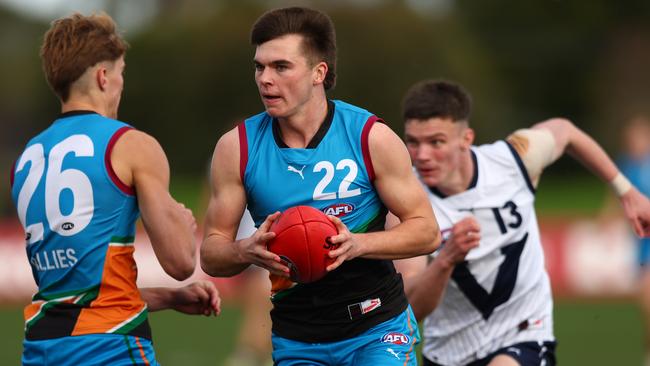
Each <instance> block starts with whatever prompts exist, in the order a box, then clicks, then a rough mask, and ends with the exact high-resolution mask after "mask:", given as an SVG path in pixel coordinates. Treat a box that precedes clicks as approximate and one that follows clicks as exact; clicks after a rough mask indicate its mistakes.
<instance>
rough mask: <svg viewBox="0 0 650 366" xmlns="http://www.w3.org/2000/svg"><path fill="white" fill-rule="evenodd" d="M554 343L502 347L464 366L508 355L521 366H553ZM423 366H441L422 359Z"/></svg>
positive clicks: (486, 362)
mask: <svg viewBox="0 0 650 366" xmlns="http://www.w3.org/2000/svg"><path fill="white" fill-rule="evenodd" d="M555 345H556V343H555V342H543V343H538V342H522V343H516V344H513V345H511V346H508V347H503V348H501V349H499V350H497V351H496V352H493V353H491V354H489V355H488V356H487V357H484V358H481V359H480V360H476V361H474V362H470V363H468V364H467V365H466V366H486V365H487V364H489V363H490V361H492V359H493V358H494V357H496V356H498V355H508V356H510V357H512V358H514V359H515V360H516V361H517V362H519V364H520V365H521V366H555V363H556V362H555ZM422 361H423V362H422V365H423V366H443V365H441V364H438V363H435V362H432V361H429V360H428V359H427V358H426V357H422Z"/></svg>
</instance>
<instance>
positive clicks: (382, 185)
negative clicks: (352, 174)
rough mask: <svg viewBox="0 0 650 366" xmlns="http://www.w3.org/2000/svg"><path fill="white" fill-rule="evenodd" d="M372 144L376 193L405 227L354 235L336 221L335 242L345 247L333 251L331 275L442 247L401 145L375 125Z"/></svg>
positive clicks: (399, 140)
mask: <svg viewBox="0 0 650 366" xmlns="http://www.w3.org/2000/svg"><path fill="white" fill-rule="evenodd" d="M368 145H369V149H370V157H371V159H372V163H373V167H374V170H375V182H374V184H375V188H376V189H377V193H378V194H379V197H380V198H381V200H382V202H383V203H384V205H385V206H386V207H387V208H388V210H389V211H390V212H392V213H394V214H395V215H396V216H397V217H398V218H399V220H400V224H398V225H397V226H395V227H393V228H391V229H390V230H387V231H378V232H372V233H362V234H352V233H350V232H349V231H348V229H347V228H346V227H345V225H344V224H343V223H342V222H341V220H339V219H338V218H336V217H333V216H331V217H330V219H331V220H332V221H333V222H334V224H335V225H336V226H337V229H338V231H339V234H338V235H335V236H333V237H332V242H333V243H336V244H339V245H340V246H339V248H338V249H336V250H333V251H331V252H330V256H331V257H332V258H336V261H335V262H334V264H332V265H330V266H329V267H328V270H333V269H335V268H336V267H338V266H339V265H340V264H341V263H343V261H345V260H350V259H352V258H356V257H364V258H371V259H399V258H408V257H413V256H417V255H422V254H428V253H431V252H433V251H434V250H435V249H436V248H437V247H438V245H439V244H440V231H439V229H438V222H437V221H436V218H435V216H434V214H433V210H432V208H431V205H430V204H429V200H428V199H427V196H426V194H425V192H424V190H423V188H422V186H421V185H420V183H419V182H418V180H417V178H416V177H415V174H414V173H413V170H412V168H411V160H410V158H409V155H408V152H407V151H406V147H405V146H404V143H403V142H402V140H401V139H400V138H399V137H398V136H397V135H396V134H395V133H394V132H393V131H392V130H391V129H390V128H389V127H388V126H386V125H385V124H382V123H375V124H374V125H373V126H372V129H371V130H370V134H369V137H368Z"/></svg>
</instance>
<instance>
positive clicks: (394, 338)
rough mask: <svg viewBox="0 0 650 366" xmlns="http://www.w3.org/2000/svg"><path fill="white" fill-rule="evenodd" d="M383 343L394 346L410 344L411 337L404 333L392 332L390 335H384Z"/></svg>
mask: <svg viewBox="0 0 650 366" xmlns="http://www.w3.org/2000/svg"><path fill="white" fill-rule="evenodd" d="M381 342H382V343H392V344H396V345H400V344H410V343H411V337H409V336H407V335H406V334H404V333H399V332H390V333H386V334H384V335H383V336H382V337H381Z"/></svg>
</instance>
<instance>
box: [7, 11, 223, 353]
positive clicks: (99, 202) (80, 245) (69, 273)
mask: <svg viewBox="0 0 650 366" xmlns="http://www.w3.org/2000/svg"><path fill="white" fill-rule="evenodd" d="M126 49H127V43H126V42H125V41H124V40H123V39H122V37H121V35H120V34H119V33H118V31H117V30H116V25H115V23H114V22H113V20H112V19H111V18H110V17H109V16H108V15H105V14H99V15H90V16H84V15H81V14H78V13H75V14H73V15H71V16H68V17H64V18H61V19H58V20H56V21H54V22H53V23H52V26H51V28H50V29H49V30H48V31H47V33H46V34H45V38H44V41H43V45H42V47H41V58H42V61H43V70H44V72H45V76H46V78H47V81H48V83H49V85H50V87H51V88H52V89H53V91H54V93H55V94H56V95H57V97H58V98H59V99H60V101H61V115H59V116H58V117H57V118H56V119H55V120H54V122H53V123H52V124H51V125H50V126H49V127H48V128H46V129H45V130H44V131H42V132H41V133H39V134H38V135H36V136H35V137H34V138H32V139H31V140H30V141H29V142H28V143H27V146H26V147H25V150H24V152H23V153H22V154H21V155H20V157H19V158H18V159H17V161H16V164H15V166H14V169H13V170H12V175H11V178H12V179H11V180H12V196H13V198H14V201H15V203H16V207H17V210H18V217H19V219H20V221H21V223H22V225H23V227H24V228H25V233H26V246H27V255H28V257H29V262H30V264H31V266H32V273H33V275H34V279H35V281H36V283H37V285H38V292H37V293H36V294H35V295H34V297H33V301H32V303H31V304H30V305H28V306H27V307H26V308H25V341H24V343H23V345H24V350H23V358H22V362H23V364H24V365H118V364H149V365H155V364H157V363H156V360H155V354H154V350H153V346H152V342H151V331H150V328H149V323H148V320H147V319H148V316H147V314H148V312H149V311H156V310H161V309H175V310H178V311H181V312H184V313H188V314H204V315H210V314H213V313H218V312H219V311H220V298H219V294H218V292H217V290H216V288H215V287H214V285H213V284H212V283H211V282H208V281H198V282H195V283H192V284H190V285H188V286H185V287H180V288H146V289H138V288H137V286H136V279H137V268H136V264H135V261H134V259H133V252H134V246H133V243H134V237H135V222H136V220H137V219H138V217H139V215H140V214H141V215H142V219H143V222H144V226H145V229H146V231H147V233H148V235H149V238H150V240H151V244H152V246H153V249H154V252H155V254H156V256H157V258H158V260H159V262H160V264H161V266H162V268H163V269H164V271H165V272H166V273H167V274H169V275H170V276H172V277H173V278H175V279H177V280H184V279H186V278H188V277H189V276H190V275H191V274H192V273H193V272H194V269H195V250H196V246H195V243H194V232H195V230H196V222H195V220H194V216H193V215H192V213H191V211H190V210H188V209H186V208H185V207H184V206H183V205H182V204H180V203H178V202H177V201H175V200H174V199H173V198H172V196H171V195H170V194H169V191H168V185H169V165H168V163H167V158H166V156H165V153H164V152H163V150H162V148H161V147H160V145H159V144H158V142H157V141H156V140H155V139H154V138H153V137H151V136H149V135H147V134H146V133H144V132H141V131H138V130H136V129H134V128H132V127H131V126H129V125H127V124H126V123H124V122H120V121H118V120H116V118H117V111H118V106H119V104H120V97H121V94H122V88H123V85H124V79H123V72H124V68H125V62H124V55H125V52H126Z"/></svg>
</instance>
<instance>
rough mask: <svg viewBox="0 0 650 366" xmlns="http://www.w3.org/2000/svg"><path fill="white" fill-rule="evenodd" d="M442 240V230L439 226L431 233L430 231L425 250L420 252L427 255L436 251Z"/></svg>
mask: <svg viewBox="0 0 650 366" xmlns="http://www.w3.org/2000/svg"><path fill="white" fill-rule="evenodd" d="M441 242H442V235H440V230H438V229H437V228H436V229H435V230H432V231H431V232H430V233H428V238H427V245H426V246H425V247H424V248H423V252H422V253H420V254H421V255H425V254H431V253H433V252H435V251H436V249H438V247H440V243H441Z"/></svg>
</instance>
